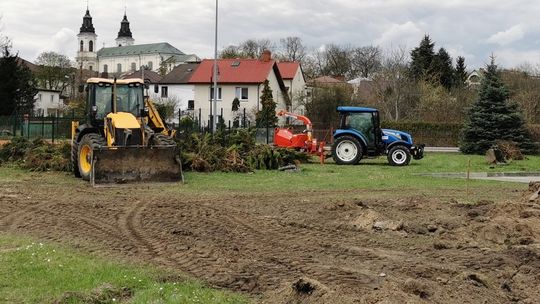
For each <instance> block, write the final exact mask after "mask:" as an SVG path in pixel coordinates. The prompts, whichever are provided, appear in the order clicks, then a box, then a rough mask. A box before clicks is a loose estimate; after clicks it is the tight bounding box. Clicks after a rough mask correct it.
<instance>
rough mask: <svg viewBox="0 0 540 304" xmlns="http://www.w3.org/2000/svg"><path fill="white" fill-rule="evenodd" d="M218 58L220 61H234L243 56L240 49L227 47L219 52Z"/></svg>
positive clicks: (233, 46)
mask: <svg viewBox="0 0 540 304" xmlns="http://www.w3.org/2000/svg"><path fill="white" fill-rule="evenodd" d="M219 58H221V59H234V58H243V54H242V52H241V51H240V48H239V47H238V46H236V45H229V46H227V47H226V48H224V49H222V50H221V51H220V52H219Z"/></svg>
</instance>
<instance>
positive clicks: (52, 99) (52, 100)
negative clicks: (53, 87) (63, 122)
mask: <svg viewBox="0 0 540 304" xmlns="http://www.w3.org/2000/svg"><path fill="white" fill-rule="evenodd" d="M53 102H54V95H51V103H53Z"/></svg>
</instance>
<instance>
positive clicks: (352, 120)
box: [345, 113, 375, 145]
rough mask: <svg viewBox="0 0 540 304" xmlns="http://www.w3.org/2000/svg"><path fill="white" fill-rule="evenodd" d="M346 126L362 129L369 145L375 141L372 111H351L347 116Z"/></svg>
mask: <svg viewBox="0 0 540 304" xmlns="http://www.w3.org/2000/svg"><path fill="white" fill-rule="evenodd" d="M345 126H346V127H347V128H351V129H355V130H358V131H360V132H361V133H362V134H364V136H365V137H366V139H367V141H368V145H371V144H373V143H374V141H375V133H374V131H375V130H374V129H373V115H372V114H371V113H350V114H349V115H348V116H347V117H346V118H345Z"/></svg>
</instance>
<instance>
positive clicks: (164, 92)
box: [154, 63, 199, 113]
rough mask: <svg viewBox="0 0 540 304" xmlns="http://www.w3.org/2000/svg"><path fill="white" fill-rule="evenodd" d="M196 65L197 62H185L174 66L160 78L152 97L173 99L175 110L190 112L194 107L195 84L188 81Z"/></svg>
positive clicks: (197, 65)
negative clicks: (157, 87) (154, 94)
mask: <svg viewBox="0 0 540 304" xmlns="http://www.w3.org/2000/svg"><path fill="white" fill-rule="evenodd" d="M198 67H199V64H198V63H186V64H181V65H179V66H177V67H175V68H174V69H173V70H172V71H171V72H170V73H168V74H167V75H165V76H164V77H163V78H162V79H161V81H160V82H159V89H158V91H157V92H155V93H156V96H154V98H157V99H162V100H166V101H174V102H175V103H176V109H177V110H180V111H182V112H186V111H189V112H190V113H191V112H192V111H193V110H194V109H195V85H194V84H192V83H189V81H190V79H191V77H192V76H193V74H194V73H195V71H196V70H197V68H198Z"/></svg>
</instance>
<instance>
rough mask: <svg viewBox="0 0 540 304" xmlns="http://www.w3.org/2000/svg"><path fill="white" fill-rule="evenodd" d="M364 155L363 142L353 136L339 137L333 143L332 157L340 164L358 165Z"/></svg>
mask: <svg viewBox="0 0 540 304" xmlns="http://www.w3.org/2000/svg"><path fill="white" fill-rule="evenodd" d="M362 156H363V149H362V144H361V143H360V142H359V141H358V139H356V138H354V137H352V136H348V135H344V136H341V137H338V138H336V140H335V141H334V144H333V145H332V158H333V159H334V162H335V163H336V164H338V165H356V164H357V163H358V162H359V161H360V160H361V159H362Z"/></svg>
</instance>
